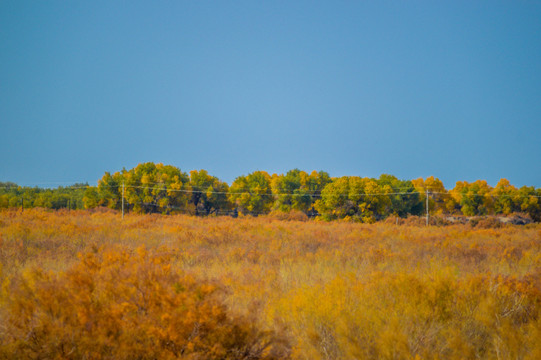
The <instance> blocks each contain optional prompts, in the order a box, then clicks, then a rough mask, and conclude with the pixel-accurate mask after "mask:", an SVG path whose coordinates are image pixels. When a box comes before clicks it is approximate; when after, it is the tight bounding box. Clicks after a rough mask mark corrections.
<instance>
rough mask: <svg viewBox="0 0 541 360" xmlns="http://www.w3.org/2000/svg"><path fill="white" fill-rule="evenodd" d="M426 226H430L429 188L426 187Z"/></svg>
mask: <svg viewBox="0 0 541 360" xmlns="http://www.w3.org/2000/svg"><path fill="white" fill-rule="evenodd" d="M426 226H428V188H427V189H426Z"/></svg>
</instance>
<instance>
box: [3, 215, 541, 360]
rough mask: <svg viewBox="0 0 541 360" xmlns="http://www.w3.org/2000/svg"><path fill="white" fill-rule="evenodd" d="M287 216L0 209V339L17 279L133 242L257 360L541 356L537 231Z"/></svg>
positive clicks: (64, 270)
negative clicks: (194, 289)
mask: <svg viewBox="0 0 541 360" xmlns="http://www.w3.org/2000/svg"><path fill="white" fill-rule="evenodd" d="M287 220H288V221H284V220H282V219H281V217H279V216H277V215H273V216H267V217H258V218H251V217H244V218H238V219H232V218H227V217H217V218H195V217H190V216H181V215H178V216H159V215H128V216H126V217H125V218H124V220H122V219H121V217H120V215H119V214H118V213H114V212H110V211H94V212H85V211H72V212H69V213H68V212H62V211H59V212H49V211H44V210H31V211H25V212H24V213H21V212H15V211H5V212H1V213H0V236H1V237H0V239H1V240H0V265H1V267H0V271H1V272H0V279H1V281H2V283H3V284H4V285H3V287H2V289H3V290H2V294H1V299H2V308H1V310H2V311H1V312H0V316H2V318H0V323H3V324H5V325H4V326H3V327H1V328H0V339H1V340H3V342H4V343H8V342H10V343H11V344H12V343H13V341H14V340H13V337H10V336H11V335H13V333H14V332H15V331H14V328H13V326H12V325H13V324H11V323H10V321H9V317H10V314H12V313H13V312H14V311H15V310H14V307H13V306H14V305H13V304H17V302H16V301H14V299H13V295H12V292H10V289H12V287H13V286H15V285H14V284H20V281H21V279H24V278H25V276H28V275H25V274H28V273H32V271H35V270H33V269H41V270H42V271H45V272H47V273H50V274H56V275H55V276H59V277H60V278H62V276H64V274H69V273H70V272H71V271H73V269H74V268H77V267H80V266H81V260H80V257H78V254H79V253H81V254H91V253H98V254H103V253H104V252H111V251H113V252H114V251H117V252H124V253H127V254H132V255H130V256H133V257H136V256H137V251H136V249H138V248H141V247H143V248H144V249H146V250H147V251H148V252H149V253H151V254H153V256H166V258H167V261H166V263H167V264H166V265H168V266H170V269H171V270H170V271H171V272H172V273H174V274H182V276H189V277H191V278H194V279H196V281H197V282H198V283H200V284H213V286H215V287H216V288H217V289H218V291H217V295H216V296H217V297H218V298H219V303H220V304H222V305H223V306H224V309H225V310H224V311H227V314H228V316H230V317H231V318H232V319H242V321H241V320H239V321H241V323H242V324H245V323H246V321H248V322H249V323H250V326H252V327H253V328H254V329H258V330H257V331H256V333H259V334H266V335H265V336H264V337H263V338H265V339H267V340H268V339H270V340H269V342H270V343H272V344H273V346H268V347H266V349H268V350H266V352H265V351H260V352H259V353H257V354H258V355H257V356H259V357H265V356H267V357H292V358H298V359H350V358H361V359H380V358H387V359H402V358H403V359H411V358H415V357H419V358H442V359H450V358H472V359H473V358H489V359H490V358H494V359H498V358H519V359H537V358H541V342H540V341H538V339H539V338H541V318H540V316H539V315H540V313H539V311H540V307H541V226H540V225H539V224H532V225H527V226H523V227H518V226H511V225H505V226H501V227H499V228H486V229H485V228H472V227H471V226H468V225H450V226H446V227H435V226H431V227H424V226H419V225H417V223H416V222H414V221H410V222H405V223H404V224H402V225H396V224H393V223H392V222H387V223H377V224H372V225H368V224H357V223H349V222H332V223H326V222H317V221H313V220H309V221H307V219H305V218H303V219H299V220H302V221H297V220H296V219H287ZM82 256H83V258H84V257H85V256H86V255H82ZM111 281H115V280H114V279H111ZM164 281H165V280H164ZM171 281H172V280H171ZM126 286H127V285H126ZM164 286H165V285H164ZM31 290H32V288H30V290H29V291H30V292H31ZM34 291H37V288H36V289H34ZM213 296H214V295H213ZM110 301H112V302H115V301H116V300H114V299H111V300H110ZM213 301H214V300H213ZM10 304H11V305H10ZM29 316H30V315H29ZM156 316H158V315H156ZM57 320H58V319H57ZM10 324H11V325H10ZM34 326H39V324H37V325H36V324H34ZM243 326H244V325H243ZM254 331H255V330H254ZM250 334H252V335H250V336H251V337H250V336H248V335H246V337H247V338H250V339H254V338H256V339H261V337H258V336H255V335H253V334H254V333H250ZM269 334H271V335H269ZM83 335H84V332H83ZM10 339H11V340H10ZM19 341H22V340H19ZM250 341H252V340H250ZM265 341H266V340H265ZM216 342H217V343H218V340H217V341H216ZM12 345H13V344H12ZM252 345H253V346H255V347H257V346H259V345H261V344H259V345H257V346H256V345H254V344H252ZM148 346H158V345H156V344H154V345H148ZM3 349H4V353H3V354H4V356H7V355H5V354H7V353H6V351H8V350H6V349H7V347H5V346H4V348H3ZM10 349H13V347H11V348H10ZM230 354H237V355H235V356H233V355H231V356H232V358H241V355H239V354H240V353H238V352H237V353H234V352H233V353H230ZM96 356H97V355H96ZM202 356H203V358H204V355H202ZM254 356H255V355H254ZM68 357H69V356H68ZM97 357H99V356H97ZM142 358H144V357H142Z"/></svg>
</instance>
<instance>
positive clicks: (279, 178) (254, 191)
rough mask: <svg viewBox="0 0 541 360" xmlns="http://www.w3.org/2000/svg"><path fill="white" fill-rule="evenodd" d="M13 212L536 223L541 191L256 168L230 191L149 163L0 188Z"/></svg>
mask: <svg viewBox="0 0 541 360" xmlns="http://www.w3.org/2000/svg"><path fill="white" fill-rule="evenodd" d="M427 197H428V199H427ZM427 200H428V201H427ZM15 207H19V208H21V209H24V208H35V207H43V208H50V209H60V208H67V209H82V208H85V209H95V208H99V207H108V208H110V209H115V210H120V209H124V210H125V211H126V212H134V213H146V214H149V213H160V214H192V215H198V216H209V215H232V216H238V215H239V214H243V215H251V216H259V215H266V214H269V213H271V212H281V213H287V212H303V213H304V214H306V215H307V216H308V217H316V216H319V217H320V218H321V219H325V220H336V219H347V220H351V221H356V222H364V223H373V222H375V221H380V220H385V219H386V218H388V217H400V218H407V217H408V216H419V215H422V214H425V213H426V211H427V210H428V212H429V213H430V214H431V215H461V216H486V215H498V216H508V215H510V214H513V213H522V214H524V215H526V216H527V217H529V219H530V220H533V221H537V222H539V221H541V189H536V188H535V187H533V186H523V187H521V188H517V187H515V186H513V185H511V184H510V182H509V180H507V179H501V180H500V181H499V182H498V184H497V185H496V186H495V187H492V186H490V185H489V184H488V183H487V182H486V181H485V180H477V181H474V182H472V183H469V182H467V181H458V182H457V183H456V186H455V187H454V188H453V189H451V190H447V189H446V188H445V186H444V185H443V183H442V182H441V180H440V179H438V178H435V177H434V176H430V177H428V178H426V179H423V178H418V179H413V180H401V179H398V178H397V177H395V176H393V175H388V174H382V175H381V176H380V177H379V178H369V177H359V176H342V177H337V178H331V177H330V176H329V174H328V173H326V172H324V171H319V172H318V171H312V172H311V173H307V172H305V171H302V170H299V169H293V170H290V171H288V172H287V173H285V174H272V175H270V174H268V173H267V172H265V171H254V172H253V173H251V174H248V175H241V176H238V177H237V178H236V179H235V180H234V181H233V183H232V184H231V186H230V185H228V184H227V183H226V182H224V181H221V180H220V179H218V178H217V177H216V176H212V175H210V174H209V173H208V172H207V171H206V170H204V169H201V170H192V171H190V173H189V174H188V173H185V172H183V171H181V169H179V168H177V167H175V166H172V165H164V164H160V163H159V164H154V163H152V162H147V163H142V164H139V165H137V166H136V167H134V168H132V169H129V170H126V169H122V170H121V171H118V172H115V173H113V174H111V173H109V172H106V173H105V174H104V175H103V177H102V178H101V179H100V180H99V181H98V184H97V186H89V185H88V184H75V185H73V186H71V187H59V188H58V189H40V188H28V187H20V186H18V185H16V184H13V183H0V209H2V208H15Z"/></svg>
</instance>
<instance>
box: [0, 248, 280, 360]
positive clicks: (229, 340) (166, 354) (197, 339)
mask: <svg viewBox="0 0 541 360" xmlns="http://www.w3.org/2000/svg"><path fill="white" fill-rule="evenodd" d="M2 303H3V305H2V310H3V312H4V314H1V315H2V318H4V319H5V323H4V326H3V328H2V330H1V331H0V344H1V345H0V358H2V357H5V358H51V359H53V358H71V359H82V358H87V359H102V358H114V359H134V358H136V359H175V358H181V357H182V358H189V359H260V358H272V357H273V355H272V354H273V349H272V346H271V345H270V344H272V334H270V333H263V332H260V331H258V330H257V329H255V328H254V327H253V326H252V325H250V323H249V322H248V321H247V320H245V319H243V318H241V317H234V316H231V315H230V314H228V312H227V309H226V307H225V306H224V305H223V304H222V303H221V301H220V299H219V297H218V289H217V287H216V286H214V285H213V284H211V283H203V282H198V281H196V280H195V279H194V278H193V277H191V276H189V275H187V274H183V273H177V272H175V271H172V270H171V262H170V256H169V255H163V254H161V255H160V254H157V253H149V252H148V251H147V250H145V249H144V248H139V249H138V250H137V251H136V253H132V252H130V251H128V250H126V249H122V248H116V249H110V250H105V251H102V250H96V251H95V252H90V253H87V254H85V255H81V256H80V260H79V262H78V263H77V264H76V265H75V266H73V267H72V268H71V269H69V270H68V271H66V272H61V273H58V274H54V273H47V272H44V271H42V270H39V269H34V270H31V271H28V272H26V273H24V274H23V275H21V276H18V277H15V278H14V279H13V280H12V281H11V283H10V284H6V285H5V286H4V289H3V291H2Z"/></svg>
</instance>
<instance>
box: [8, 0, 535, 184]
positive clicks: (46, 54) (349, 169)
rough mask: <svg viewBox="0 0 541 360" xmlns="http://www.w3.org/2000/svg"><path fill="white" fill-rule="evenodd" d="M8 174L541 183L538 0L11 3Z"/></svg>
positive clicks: (28, 179) (26, 179) (92, 178)
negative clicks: (144, 169) (175, 170)
mask: <svg viewBox="0 0 541 360" xmlns="http://www.w3.org/2000/svg"><path fill="white" fill-rule="evenodd" d="M0 128H1V134H2V139H1V142H0V152H1V154H2V156H1V157H0V181H14V182H17V183H20V184H25V185H36V184H41V183H51V184H56V183H57V182H68V183H69V182H75V181H77V182H86V181H88V182H89V183H90V184H96V182H97V180H98V179H99V178H101V176H102V175H103V173H104V172H105V171H110V172H115V171H118V170H121V169H122V168H123V167H125V168H127V169H129V168H131V167H134V166H136V165H137V164H138V163H141V162H147V161H153V162H162V163H165V164H171V165H175V166H178V167H180V168H181V169H182V170H183V171H190V170H193V169H206V170H208V171H209V172H210V173H211V174H212V175H215V176H217V177H219V178H220V179H222V180H225V181H227V182H229V183H231V182H232V181H233V180H234V178H235V177H236V176H239V175H243V174H248V173H250V172H252V171H255V170H266V171H268V172H269V173H284V172H286V171H288V170H289V169H292V168H296V167H297V168H300V169H303V170H306V171H311V170H314V169H315V170H325V171H327V172H329V173H330V174H331V176H342V175H358V176H369V177H378V176H379V175H380V174H381V173H389V174H393V175H396V176H397V177H399V178H401V179H414V178H417V177H421V176H422V177H426V176H430V175H434V176H436V177H439V178H440V179H441V180H442V181H443V182H444V184H445V185H446V187H448V188H452V187H454V185H455V182H456V181H458V180H466V181H474V180H477V179H485V180H487V181H488V182H489V184H491V185H495V184H496V183H497V181H498V180H499V179H500V178H502V177H505V178H507V179H509V180H510V181H511V183H513V184H514V185H517V186H522V185H533V186H536V187H541V161H540V154H541V137H540V135H541V2H535V1H507V2H500V1H447V2H442V1H325V2H320V1H145V2H139V1H110V0H109V1H21V0H16V1H11V0H2V1H1V2H0Z"/></svg>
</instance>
